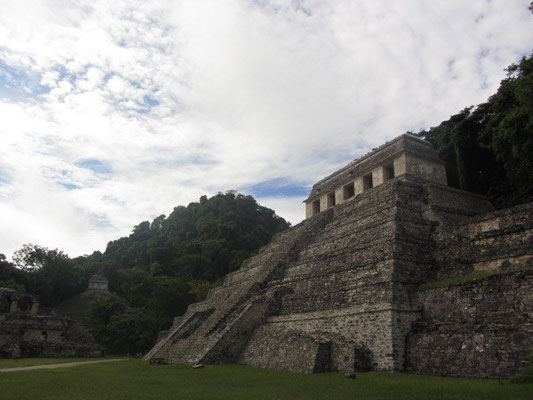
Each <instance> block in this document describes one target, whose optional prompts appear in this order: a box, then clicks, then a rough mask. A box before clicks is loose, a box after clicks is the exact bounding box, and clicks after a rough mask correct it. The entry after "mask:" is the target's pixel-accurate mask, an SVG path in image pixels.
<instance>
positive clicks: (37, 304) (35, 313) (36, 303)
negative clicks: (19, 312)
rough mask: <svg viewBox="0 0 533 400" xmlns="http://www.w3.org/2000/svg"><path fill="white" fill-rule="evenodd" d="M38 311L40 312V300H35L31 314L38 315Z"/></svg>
mask: <svg viewBox="0 0 533 400" xmlns="http://www.w3.org/2000/svg"><path fill="white" fill-rule="evenodd" d="M38 312H39V302H37V301H34V302H33V304H32V305H31V309H30V314H32V315H37V313H38Z"/></svg>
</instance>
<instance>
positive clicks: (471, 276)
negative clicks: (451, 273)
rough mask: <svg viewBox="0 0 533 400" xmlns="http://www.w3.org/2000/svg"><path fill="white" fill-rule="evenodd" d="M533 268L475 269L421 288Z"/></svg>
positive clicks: (453, 283)
mask: <svg viewBox="0 0 533 400" xmlns="http://www.w3.org/2000/svg"><path fill="white" fill-rule="evenodd" d="M530 269H533V267H530V266H522V267H515V268H508V269H502V270H498V271H474V272H471V273H470V274H467V275H463V276H458V277H454V278H447V279H442V280H439V281H434V282H428V283H424V284H422V285H420V287H421V288H440V287H448V286H451V285H460V284H462V283H468V282H475V281H478V280H480V279H483V278H487V277H489V276H492V275H500V274H507V273H509V272H516V271H526V270H530Z"/></svg>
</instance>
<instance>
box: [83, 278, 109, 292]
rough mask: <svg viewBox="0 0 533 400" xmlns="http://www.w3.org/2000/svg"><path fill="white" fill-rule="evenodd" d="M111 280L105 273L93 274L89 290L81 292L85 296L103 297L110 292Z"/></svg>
mask: <svg viewBox="0 0 533 400" xmlns="http://www.w3.org/2000/svg"><path fill="white" fill-rule="evenodd" d="M108 286H109V282H108V280H107V278H106V277H105V276H104V275H101V274H98V275H93V276H91V279H89V285H88V287H87V290H86V291H85V292H83V293H82V294H81V296H83V297H103V296H107V295H108V294H109V288H108Z"/></svg>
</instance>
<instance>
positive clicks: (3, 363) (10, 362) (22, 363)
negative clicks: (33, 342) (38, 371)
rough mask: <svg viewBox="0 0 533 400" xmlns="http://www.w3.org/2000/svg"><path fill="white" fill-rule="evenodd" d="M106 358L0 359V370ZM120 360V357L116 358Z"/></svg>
mask: <svg viewBox="0 0 533 400" xmlns="http://www.w3.org/2000/svg"><path fill="white" fill-rule="evenodd" d="M106 358H114V357H104V358H87V357H86V358H18V359H5V358H2V359H0V369H1V368H19V367H31V366H34V365H46V364H62V363H69V362H76V361H95V360H105V359H106ZM116 358H120V357H116Z"/></svg>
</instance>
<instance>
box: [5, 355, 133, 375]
mask: <svg viewBox="0 0 533 400" xmlns="http://www.w3.org/2000/svg"><path fill="white" fill-rule="evenodd" d="M125 360H126V359H125V358H114V359H111V360H96V361H77V362H69V363H61V364H47V365H32V366H31V367H17V368H2V369H0V372H16V371H31V370H32V369H50V368H66V367H76V366H78V365H87V364H100V363H108V362H117V361H125Z"/></svg>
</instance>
